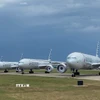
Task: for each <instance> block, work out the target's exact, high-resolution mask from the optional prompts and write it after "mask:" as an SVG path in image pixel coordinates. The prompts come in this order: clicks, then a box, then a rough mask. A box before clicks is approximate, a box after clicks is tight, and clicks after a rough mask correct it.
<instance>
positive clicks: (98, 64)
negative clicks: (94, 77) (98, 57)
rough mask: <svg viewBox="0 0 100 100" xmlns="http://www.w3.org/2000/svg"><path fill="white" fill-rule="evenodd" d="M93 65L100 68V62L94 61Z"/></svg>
mask: <svg viewBox="0 0 100 100" xmlns="http://www.w3.org/2000/svg"><path fill="white" fill-rule="evenodd" d="M92 66H93V67H95V68H98V67H99V66H100V63H92Z"/></svg>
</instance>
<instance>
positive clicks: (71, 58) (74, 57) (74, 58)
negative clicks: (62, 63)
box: [67, 57, 76, 59]
mask: <svg viewBox="0 0 100 100" xmlns="http://www.w3.org/2000/svg"><path fill="white" fill-rule="evenodd" d="M67 59H76V57H68V58H67Z"/></svg>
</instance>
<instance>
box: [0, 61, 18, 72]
mask: <svg viewBox="0 0 100 100" xmlns="http://www.w3.org/2000/svg"><path fill="white" fill-rule="evenodd" d="M16 67H18V62H7V61H0V69H4V72H5V73H6V72H8V69H15V68H16Z"/></svg>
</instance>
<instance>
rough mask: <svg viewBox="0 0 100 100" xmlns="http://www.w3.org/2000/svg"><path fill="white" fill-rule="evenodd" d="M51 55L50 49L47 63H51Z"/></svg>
mask: <svg viewBox="0 0 100 100" xmlns="http://www.w3.org/2000/svg"><path fill="white" fill-rule="evenodd" d="M51 53H52V49H50V53H49V56H48V60H49V61H51Z"/></svg>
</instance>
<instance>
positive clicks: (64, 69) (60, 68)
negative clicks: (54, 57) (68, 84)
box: [57, 63, 67, 73]
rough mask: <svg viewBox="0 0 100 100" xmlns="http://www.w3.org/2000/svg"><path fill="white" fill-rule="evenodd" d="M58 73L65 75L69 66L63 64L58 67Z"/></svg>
mask: <svg viewBox="0 0 100 100" xmlns="http://www.w3.org/2000/svg"><path fill="white" fill-rule="evenodd" d="M57 71H58V72H60V73H65V72H66V71H67V65H65V64H64V63H61V64H59V65H58V66H57Z"/></svg>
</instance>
